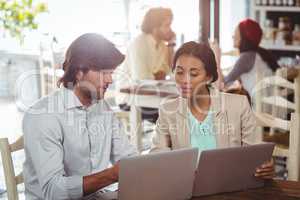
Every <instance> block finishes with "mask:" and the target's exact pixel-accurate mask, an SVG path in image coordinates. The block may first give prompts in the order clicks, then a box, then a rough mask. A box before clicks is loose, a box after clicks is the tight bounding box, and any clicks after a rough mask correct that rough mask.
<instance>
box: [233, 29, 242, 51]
mask: <svg viewBox="0 0 300 200" xmlns="http://www.w3.org/2000/svg"><path fill="white" fill-rule="evenodd" d="M232 39H233V46H234V47H235V48H239V47H240V46H241V32H240V29H239V27H236V28H235V31H234V34H233V36H232Z"/></svg>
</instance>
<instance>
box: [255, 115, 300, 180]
mask: <svg viewBox="0 0 300 200" xmlns="http://www.w3.org/2000/svg"><path fill="white" fill-rule="evenodd" d="M255 116H256V121H257V126H258V127H270V128H278V129H281V130H285V131H289V147H288V148H285V147H283V146H280V145H276V146H275V149H274V152H273V156H278V157H287V171H288V180H293V181H299V180H300V156H299V155H300V134H299V130H300V118H299V114H296V113H292V115H291V120H283V119H280V118H275V117H273V116H272V115H269V114H266V113H255ZM287 134H288V133H287Z"/></svg>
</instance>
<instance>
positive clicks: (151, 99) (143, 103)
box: [120, 85, 178, 151]
mask: <svg viewBox="0 0 300 200" xmlns="http://www.w3.org/2000/svg"><path fill="white" fill-rule="evenodd" d="M174 87H175V85H174ZM173 89H174V88H173ZM120 92H121V93H123V94H126V95H127V97H126V99H129V101H128V102H126V103H127V104H128V105H130V132H131V136H132V137H133V140H134V141H133V142H134V143H135V144H136V145H137V148H138V150H139V151H141V150H142V133H143V127H142V113H141V109H140V107H148V108H158V107H159V106H160V105H161V104H163V103H164V102H165V101H166V100H167V99H170V98H176V97H178V94H177V93H175V92H174V90H173V92H171V91H170V92H169V91H166V89H164V90H160V87H159V85H158V86H157V85H156V86H153V87H148V88H147V87H146V88H145V87H140V86H134V87H131V88H123V89H121V90H120Z"/></svg>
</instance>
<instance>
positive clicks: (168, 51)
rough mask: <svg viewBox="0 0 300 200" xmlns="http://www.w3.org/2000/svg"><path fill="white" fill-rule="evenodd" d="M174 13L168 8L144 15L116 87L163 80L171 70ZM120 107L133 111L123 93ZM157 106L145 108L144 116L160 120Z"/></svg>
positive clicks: (118, 100)
mask: <svg viewBox="0 0 300 200" xmlns="http://www.w3.org/2000/svg"><path fill="white" fill-rule="evenodd" d="M172 20H173V13H172V11H171V9H169V8H162V7H157V8H151V9H149V10H148V12H147V13H146V14H145V16H144V19H143V22H142V26H141V30H142V33H141V34H140V35H138V36H137V37H136V38H135V39H134V40H133V41H132V42H131V43H130V45H129V47H128V49H127V54H126V58H125V61H124V62H123V64H122V65H121V66H120V67H119V69H118V70H117V71H116V73H115V77H116V87H117V89H120V88H124V87H130V86H132V85H134V84H135V83H137V82H138V81H141V80H164V79H165V78H166V75H167V74H168V73H169V72H170V71H171V70H170V68H171V67H170V66H171V60H172V57H173V47H174V46H175V43H174V38H175V33H174V32H173V31H172V29H171V24H172ZM116 102H117V104H119V105H120V107H121V109H124V110H130V107H129V106H128V105H127V104H126V103H127V102H126V100H125V99H124V97H123V96H122V95H119V97H117V98H116ZM157 117H158V113H157V109H151V108H142V118H143V119H148V120H149V121H151V122H155V121H156V120H157Z"/></svg>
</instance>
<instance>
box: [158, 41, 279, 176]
mask: <svg viewBox="0 0 300 200" xmlns="http://www.w3.org/2000/svg"><path fill="white" fill-rule="evenodd" d="M173 63H174V64H173V71H175V81H176V85H177V87H178V89H179V91H180V97H178V98H177V99H175V100H174V99H173V100H169V101H168V102H166V103H164V104H163V105H162V106H161V107H160V109H159V118H158V121H157V126H156V135H155V137H154V138H153V144H154V149H153V150H172V149H179V148H185V147H197V148H199V150H200V151H203V150H207V149H215V148H226V147H234V146H243V145H251V144H254V143H255V142H254V141H255V138H256V137H255V134H254V133H255V128H256V125H255V119H254V116H253V115H252V112H251V109H250V106H249V103H248V100H247V97H246V96H242V95H234V94H226V93H221V92H218V91H217V90H216V89H213V88H212V87H210V84H211V83H212V82H214V81H216V80H217V79H218V73H217V66H216V61H215V56H214V53H213V52H212V50H211V49H210V47H208V46H207V45H205V44H201V43H200V44H199V43H196V42H188V43H185V44H183V46H181V47H180V48H179V49H178V51H177V52H176V53H175V57H174V62H173ZM273 174H274V167H273V163H272V162H268V163H266V164H265V165H263V166H261V167H259V169H258V171H257V172H256V175H257V176H260V177H264V178H272V177H273Z"/></svg>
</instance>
